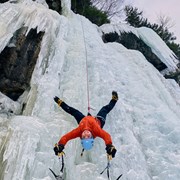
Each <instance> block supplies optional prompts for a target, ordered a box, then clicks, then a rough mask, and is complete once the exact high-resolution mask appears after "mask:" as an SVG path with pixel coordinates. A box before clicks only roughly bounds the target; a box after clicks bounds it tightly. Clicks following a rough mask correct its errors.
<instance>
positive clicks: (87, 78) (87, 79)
mask: <svg viewBox="0 0 180 180" xmlns="http://www.w3.org/2000/svg"><path fill="white" fill-rule="evenodd" d="M81 26H82V30H83V38H84V47H85V54H86V82H87V83H86V84H87V101H88V113H90V109H91V108H90V100H89V99H90V98H89V76H88V64H87V48H86V42H85V35H84V28H83V24H82V20H81Z"/></svg>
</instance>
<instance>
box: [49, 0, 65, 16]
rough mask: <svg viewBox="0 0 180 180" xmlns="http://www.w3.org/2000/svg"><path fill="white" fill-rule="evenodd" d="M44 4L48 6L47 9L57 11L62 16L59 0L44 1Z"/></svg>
mask: <svg viewBox="0 0 180 180" xmlns="http://www.w3.org/2000/svg"><path fill="white" fill-rule="evenodd" d="M46 3H47V4H48V6H49V9H52V10H54V11H57V12H58V13H59V14H62V7H61V0H46Z"/></svg>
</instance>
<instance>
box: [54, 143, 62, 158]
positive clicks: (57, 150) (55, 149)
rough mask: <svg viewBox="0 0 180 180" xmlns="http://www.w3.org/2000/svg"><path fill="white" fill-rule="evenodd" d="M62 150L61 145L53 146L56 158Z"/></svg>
mask: <svg viewBox="0 0 180 180" xmlns="http://www.w3.org/2000/svg"><path fill="white" fill-rule="evenodd" d="M63 149H64V145H63V144H59V145H57V144H55V147H54V152H55V155H56V156H58V154H59V153H62V152H63Z"/></svg>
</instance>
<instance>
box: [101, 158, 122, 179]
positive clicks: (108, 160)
mask: <svg viewBox="0 0 180 180" xmlns="http://www.w3.org/2000/svg"><path fill="white" fill-rule="evenodd" d="M111 159H112V156H110V155H107V166H106V167H105V169H104V170H103V171H102V172H101V173H100V174H103V173H104V171H105V170H106V169H107V177H108V179H109V180H110V174H109V168H110V160H111ZM122 175H123V174H120V175H119V176H118V178H116V180H119V179H120V178H121V177H122Z"/></svg>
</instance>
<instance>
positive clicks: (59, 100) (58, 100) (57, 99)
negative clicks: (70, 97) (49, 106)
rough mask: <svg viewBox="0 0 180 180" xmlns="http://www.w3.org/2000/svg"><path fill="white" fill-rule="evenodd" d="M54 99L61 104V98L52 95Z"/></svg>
mask: <svg viewBox="0 0 180 180" xmlns="http://www.w3.org/2000/svg"><path fill="white" fill-rule="evenodd" d="M54 101H55V102H56V103H57V104H58V105H59V106H61V103H62V102H63V101H62V100H61V99H59V98H58V97H57V96H55V97H54Z"/></svg>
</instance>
